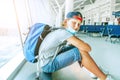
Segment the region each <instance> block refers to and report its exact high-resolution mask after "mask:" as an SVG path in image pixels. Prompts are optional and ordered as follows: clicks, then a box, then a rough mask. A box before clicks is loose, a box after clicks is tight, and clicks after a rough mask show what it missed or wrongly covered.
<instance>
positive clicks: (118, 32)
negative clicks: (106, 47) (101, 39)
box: [106, 25, 120, 42]
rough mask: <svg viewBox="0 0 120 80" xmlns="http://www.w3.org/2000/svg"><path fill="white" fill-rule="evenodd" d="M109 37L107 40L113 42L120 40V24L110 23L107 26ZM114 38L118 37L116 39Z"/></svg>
mask: <svg viewBox="0 0 120 80" xmlns="http://www.w3.org/2000/svg"><path fill="white" fill-rule="evenodd" d="M107 31H108V37H107V38H106V41H107V40H108V39H109V40H110V41H111V42H116V41H117V40H119V41H120V26H119V25H108V26H107ZM112 38H116V39H115V40H114V41H113V40H112Z"/></svg>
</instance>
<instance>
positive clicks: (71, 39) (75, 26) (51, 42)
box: [39, 12, 110, 80]
mask: <svg viewBox="0 0 120 80" xmlns="http://www.w3.org/2000/svg"><path fill="white" fill-rule="evenodd" d="M81 23H82V15H81V13H79V12H70V13H68V15H67V19H65V20H64V21H63V27H64V29H58V30H55V31H53V32H51V33H49V34H48V35H47V36H46V37H45V39H44V40H43V42H42V44H41V47H40V48H39V62H40V68H41V69H42V72H41V73H40V80H52V77H51V75H52V73H53V72H55V71H57V70H59V69H62V68H64V67H66V66H69V65H71V64H72V63H74V62H76V61H78V63H79V64H80V66H81V65H83V66H84V67H85V68H86V69H87V70H89V71H90V72H92V73H93V74H95V75H96V76H97V77H98V78H99V80H110V79H109V76H107V75H105V74H104V73H103V72H102V71H101V70H100V69H99V68H98V66H97V65H96V63H95V62H94V60H93V59H92V58H91V56H90V55H89V52H90V51H91V47H90V46H89V44H87V43H85V42H84V41H82V40H81V39H79V38H77V37H76V36H75V35H74V34H75V33H76V32H77V31H78V30H79V29H80V25H81Z"/></svg>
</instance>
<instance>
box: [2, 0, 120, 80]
mask: <svg viewBox="0 0 120 80" xmlns="http://www.w3.org/2000/svg"><path fill="white" fill-rule="evenodd" d="M71 11H78V12H81V13H82V16H83V21H82V24H81V25H80V29H79V31H78V33H76V34H75V35H76V36H77V37H78V38H80V39H81V40H83V41H84V42H86V43H88V44H89V45H90V46H91V48H92V51H91V52H90V53H89V54H90V55H91V57H92V58H93V59H94V61H95V62H96V64H97V65H98V67H99V68H100V69H101V70H102V71H103V72H104V73H105V74H109V75H111V76H112V78H113V79H111V80H120V70H119V68H120V62H119V61H120V0H0V45H1V46H0V80H38V79H37V78H36V77H37V76H38V74H39V71H38V66H39V65H38V63H30V62H28V61H27V60H26V59H25V56H24V53H23V47H24V42H25V40H26V38H27V35H28V33H29V30H30V28H31V27H32V26H33V25H34V24H36V23H44V24H47V25H50V26H52V27H55V28H60V27H61V26H62V22H63V20H64V19H66V15H67V13H68V12H71ZM56 36H58V35H56ZM52 77H53V80H97V77H96V76H95V75H94V74H92V73H91V72H90V71H88V70H87V69H86V68H85V67H84V66H83V67H80V66H79V64H78V62H75V63H73V64H71V65H70V66H67V67H65V68H63V69H60V70H58V71H56V72H54V73H53V75H52Z"/></svg>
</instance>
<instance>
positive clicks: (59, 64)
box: [42, 47, 81, 73]
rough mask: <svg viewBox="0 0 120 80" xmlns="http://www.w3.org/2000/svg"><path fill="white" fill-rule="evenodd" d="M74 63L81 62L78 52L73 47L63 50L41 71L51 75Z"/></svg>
mask: <svg viewBox="0 0 120 80" xmlns="http://www.w3.org/2000/svg"><path fill="white" fill-rule="evenodd" d="M76 61H81V55H80V52H79V50H78V49H77V48H75V47H67V48H63V49H62V51H61V52H60V53H59V54H58V55H57V56H56V58H55V59H54V60H53V61H51V62H49V63H48V64H47V65H45V66H43V67H42V71H43V72H46V73H52V72H55V71H57V70H59V69H61V68H64V67H66V66H68V65H70V64H72V63H74V62H76Z"/></svg>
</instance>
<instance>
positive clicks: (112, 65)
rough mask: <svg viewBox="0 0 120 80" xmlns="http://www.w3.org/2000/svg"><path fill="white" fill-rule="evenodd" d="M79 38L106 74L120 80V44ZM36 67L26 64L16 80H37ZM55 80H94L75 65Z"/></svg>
mask: <svg viewBox="0 0 120 80" xmlns="http://www.w3.org/2000/svg"><path fill="white" fill-rule="evenodd" d="M77 36H78V37H79V38H81V39H82V40H84V41H85V42H87V43H89V44H90V46H91V47H92V51H91V53H90V55H91V56H92V57H93V59H94V60H95V62H96V63H97V64H98V65H99V67H100V68H102V70H103V71H105V72H106V73H109V74H111V75H112V76H113V77H114V80H120V70H119V68H120V62H119V61H120V43H115V44H113V43H110V42H109V41H107V42H106V41H105V38H104V37H102V38H101V37H97V36H93V37H91V36H88V35H86V34H77ZM35 72H36V65H35V64H30V63H26V64H25V65H24V66H23V67H22V69H21V70H20V72H19V73H18V74H17V76H16V77H15V79H14V80H35ZM53 78H54V79H53V80H93V79H91V78H90V75H89V74H88V72H86V71H85V69H83V68H80V67H79V65H78V63H77V62H76V63H74V64H72V65H71V66H68V67H66V68H64V69H62V70H59V71H57V72H55V73H54V74H53Z"/></svg>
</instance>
